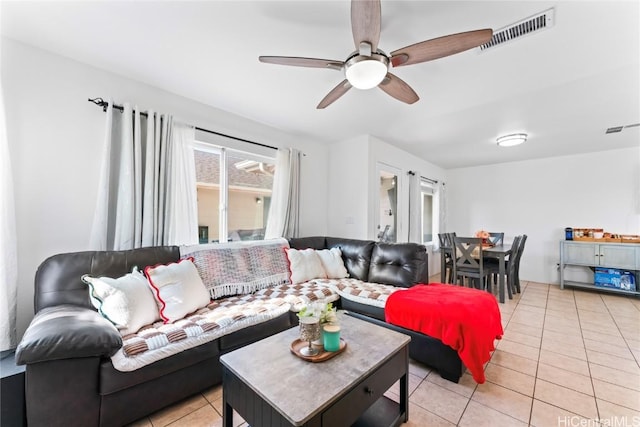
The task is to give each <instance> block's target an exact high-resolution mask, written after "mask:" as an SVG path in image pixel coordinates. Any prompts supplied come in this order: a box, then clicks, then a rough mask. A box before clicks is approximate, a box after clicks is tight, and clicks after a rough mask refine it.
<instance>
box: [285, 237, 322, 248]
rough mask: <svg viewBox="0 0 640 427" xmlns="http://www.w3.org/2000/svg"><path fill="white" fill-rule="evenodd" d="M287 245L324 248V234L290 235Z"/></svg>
mask: <svg viewBox="0 0 640 427" xmlns="http://www.w3.org/2000/svg"><path fill="white" fill-rule="evenodd" d="M289 246H291V247H292V248H293V249H326V247H327V241H326V238H325V237H324V236H312V237H292V238H290V239H289Z"/></svg>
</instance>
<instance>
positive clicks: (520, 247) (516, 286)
mask: <svg viewBox="0 0 640 427" xmlns="http://www.w3.org/2000/svg"><path fill="white" fill-rule="evenodd" d="M526 241H527V235H526V234H523V235H522V236H521V239H520V242H519V244H518V250H517V252H516V256H515V258H513V259H512V260H510V262H509V263H510V264H511V263H512V262H511V261H513V263H512V264H513V275H514V280H513V282H512V286H513V289H514V290H515V292H517V293H520V259H521V258H522V252H524V244H525V242H526Z"/></svg>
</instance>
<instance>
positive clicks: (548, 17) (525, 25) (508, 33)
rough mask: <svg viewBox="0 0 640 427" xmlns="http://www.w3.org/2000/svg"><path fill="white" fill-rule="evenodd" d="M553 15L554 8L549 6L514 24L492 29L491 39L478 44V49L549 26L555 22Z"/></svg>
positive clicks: (500, 43)
mask: <svg viewBox="0 0 640 427" xmlns="http://www.w3.org/2000/svg"><path fill="white" fill-rule="evenodd" d="M554 15H555V10H554V9H553V8H551V9H548V10H545V11H544V12H541V13H538V14H537V15H534V16H532V17H530V18H526V19H523V20H522V21H519V22H516V23H515V24H511V25H509V26H507V27H504V28H501V29H499V30H496V31H494V33H493V37H491V40H489V41H488V42H487V43H485V44H482V45H480V46H479V47H480V51H485V50H487V49H490V48H493V47H496V46H500V45H502V44H505V43H507V42H510V41H512V40H515V39H517V38H520V37H523V36H526V35H529V34H533V33H538V32H540V31H542V30H546V29H547V28H551V27H553V24H554V23H555V19H554Z"/></svg>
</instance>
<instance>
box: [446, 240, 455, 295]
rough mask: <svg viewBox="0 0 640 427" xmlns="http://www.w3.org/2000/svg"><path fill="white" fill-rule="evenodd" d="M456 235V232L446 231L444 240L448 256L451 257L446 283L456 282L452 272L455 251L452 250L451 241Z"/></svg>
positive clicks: (452, 244)
mask: <svg viewBox="0 0 640 427" xmlns="http://www.w3.org/2000/svg"><path fill="white" fill-rule="evenodd" d="M454 237H456V232H455V231H454V232H452V233H446V237H445V239H446V242H447V247H448V248H449V256H450V257H451V274H450V275H449V281H448V282H447V283H452V284H453V283H456V277H455V274H453V260H454V256H453V254H454V253H455V250H454V243H453V238H454Z"/></svg>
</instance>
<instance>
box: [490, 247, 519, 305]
mask: <svg viewBox="0 0 640 427" xmlns="http://www.w3.org/2000/svg"><path fill="white" fill-rule="evenodd" d="M521 239H522V236H516V237H515V238H514V239H513V243H511V255H509V258H507V259H506V260H505V266H504V271H505V276H506V277H505V279H506V283H507V285H506V287H507V292H508V295H509V299H511V298H512V296H513V294H514V293H515V287H514V280H515V279H516V273H515V266H516V263H515V259H516V257H517V253H518V248H519V247H520V240H521ZM485 268H486V269H487V270H489V272H490V273H489V274H490V275H491V280H490V281H489V285H488V286H489V287H491V285H492V284H496V285H497V283H498V280H499V277H498V275H499V274H500V266H499V265H498V260H497V259H495V258H488V259H486V260H485ZM490 292H493V290H490Z"/></svg>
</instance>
